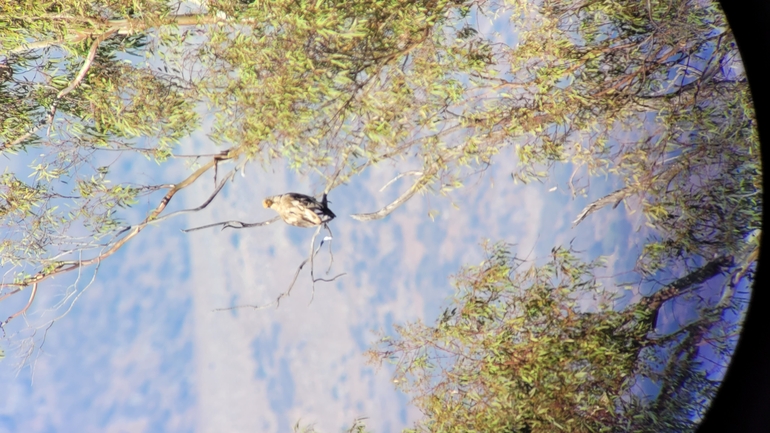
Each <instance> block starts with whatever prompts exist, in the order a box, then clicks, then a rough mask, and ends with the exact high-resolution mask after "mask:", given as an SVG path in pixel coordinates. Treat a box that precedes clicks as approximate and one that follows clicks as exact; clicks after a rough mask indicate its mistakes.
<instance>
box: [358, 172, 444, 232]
mask: <svg viewBox="0 0 770 433" xmlns="http://www.w3.org/2000/svg"><path fill="white" fill-rule="evenodd" d="M421 174H422V176H420V178H419V179H417V181H416V182H415V183H414V185H412V186H411V188H409V189H408V190H407V191H406V192H405V193H404V194H402V195H401V197H399V198H397V199H396V200H394V201H393V202H392V203H390V204H389V205H387V206H385V207H384V208H382V209H380V210H378V211H376V212H372V213H365V214H353V215H351V217H353V218H354V219H357V220H358V221H372V220H377V219H382V218H385V217H386V216H388V215H389V214H390V213H391V212H393V211H394V210H396V209H397V208H398V207H399V206H401V205H402V204H404V203H406V202H407V201H408V200H409V199H410V198H412V196H414V195H415V194H416V193H417V192H418V191H420V190H421V189H422V188H423V187H425V185H427V184H428V182H430V178H431V175H432V174H433V173H432V172H426V173H421ZM391 182H392V181H391ZM388 184H390V182H388ZM388 184H386V185H385V186H387V185H388ZM383 188H384V187H383Z"/></svg>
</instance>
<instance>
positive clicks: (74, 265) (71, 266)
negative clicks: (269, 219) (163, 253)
mask: <svg viewBox="0 0 770 433" xmlns="http://www.w3.org/2000/svg"><path fill="white" fill-rule="evenodd" d="M243 150H244V148H243V146H241V147H237V148H234V149H231V150H230V151H228V154H227V158H228V159H234V158H236V157H238V156H239V155H240V154H241V153H242V152H243ZM221 159H223V158H222V157H219V158H217V159H212V160H211V161H209V162H208V163H207V164H206V165H204V166H202V167H201V168H199V169H198V170H196V171H195V172H194V173H193V174H191V175H190V176H188V177H187V178H186V179H185V180H184V181H182V182H180V183H178V184H176V185H174V186H173V187H172V188H171V189H170V190H169V192H168V193H166V195H165V196H164V197H163V199H162V200H161V201H160V203H159V204H158V206H157V207H156V208H155V209H154V210H153V211H152V212H150V214H149V215H148V216H147V217H146V218H145V219H144V221H142V223H141V224H138V225H135V226H130V227H128V228H126V229H124V230H123V232H126V231H128V232H129V233H128V234H127V235H126V236H124V237H123V238H121V239H120V240H118V241H117V242H115V244H113V245H112V247H110V248H109V249H108V250H107V251H105V252H103V253H101V254H99V255H98V256H96V257H93V258H91V259H87V260H78V261H77V262H64V263H62V264H60V265H59V266H57V267H56V268H54V269H53V270H52V271H39V272H38V273H37V274H35V275H32V276H31V277H29V278H27V279H25V280H23V281H21V282H18V283H0V287H18V289H16V290H14V291H12V292H9V293H7V294H6V295H4V296H2V297H0V301H1V300H2V299H4V298H6V297H8V296H10V295H13V294H15V293H17V292H19V291H20V290H21V288H23V287H26V286H28V285H30V284H34V283H39V282H40V281H43V280H45V279H48V278H51V277H53V276H56V275H59V274H63V273H66V272H70V271H73V270H76V269H79V268H81V267H84V266H90V265H93V264H96V263H99V262H101V261H102V260H104V259H106V258H107V257H109V256H111V255H113V254H115V252H116V251H118V250H119V249H120V248H121V247H122V246H123V245H125V244H126V242H128V241H129V240H131V238H133V237H134V236H136V235H137V234H139V232H140V231H142V230H143V229H144V228H145V227H147V225H148V224H150V223H152V222H155V221H158V220H160V218H158V216H159V215H160V214H161V212H163V210H164V209H165V208H166V206H167V205H168V203H169V202H170V201H171V199H172V198H173V197H174V196H175V195H176V193H178V192H179V191H180V190H182V189H184V188H186V187H188V186H190V185H191V184H192V183H193V182H195V181H196V180H198V178H199V177H200V176H202V175H203V173H205V172H206V171H208V170H209V169H210V168H211V167H213V166H214V165H215V164H216V163H217V162H218V161H219V160H221ZM180 212H181V211H180ZM175 214H178V213H175ZM164 219H165V217H164Z"/></svg>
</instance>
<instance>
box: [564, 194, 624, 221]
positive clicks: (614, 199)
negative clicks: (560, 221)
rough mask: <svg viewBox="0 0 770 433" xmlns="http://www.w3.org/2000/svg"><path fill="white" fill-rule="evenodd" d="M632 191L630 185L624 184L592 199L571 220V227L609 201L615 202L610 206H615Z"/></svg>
mask: <svg viewBox="0 0 770 433" xmlns="http://www.w3.org/2000/svg"><path fill="white" fill-rule="evenodd" d="M632 193H633V189H632V188H631V187H630V186H626V187H624V188H621V189H619V190H617V191H613V192H611V193H609V194H607V195H605V196H604V197H602V198H600V199H598V200H596V201H594V202H593V203H591V204H589V205H588V206H586V207H585V208H584V209H583V211H582V212H580V214H579V215H578V216H577V218H575V221H572V227H573V228H574V227H575V226H577V225H578V224H580V223H581V222H582V221H583V220H584V219H586V217H587V216H588V215H590V214H592V213H594V212H596V211H597V210H599V209H601V208H603V207H604V206H607V205H608V204H610V203H615V204H614V205H613V206H612V208H613V209H614V208H616V207H617V206H618V204H620V202H621V201H623V199H624V198H626V197H628V196H630V195H631V194H632Z"/></svg>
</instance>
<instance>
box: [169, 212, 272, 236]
mask: <svg viewBox="0 0 770 433" xmlns="http://www.w3.org/2000/svg"><path fill="white" fill-rule="evenodd" d="M279 219H281V217H280V216H277V217H275V218H273V219H271V220H267V221H262V222H258V223H244V222H241V221H224V222H221V223H214V224H206V225H205V226H200V227H193V228H191V229H182V231H183V232H185V233H189V232H192V231H195V230H202V229H207V228H209V227H216V226H222V230H224V229H227V228H231V229H245V228H249V227H259V226H266V225H268V224H272V223H274V222H276V221H278V220H279Z"/></svg>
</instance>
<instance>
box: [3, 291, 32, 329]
mask: <svg viewBox="0 0 770 433" xmlns="http://www.w3.org/2000/svg"><path fill="white" fill-rule="evenodd" d="M36 294H37V283H35V284H33V285H32V293H30V294H29V301H28V302H27V305H25V306H24V308H22V309H21V310H19V311H17V312H16V313H14V314H12V315H11V316H10V317H8V318H7V319H5V322H2V323H0V329H2V330H3V334H5V325H7V324H8V322H10V321H11V320H13V319H15V318H17V317H19V316H21V315H22V314H24V313H26V312H27V310H28V309H29V306H30V305H32V301H34V300H35V295H36Z"/></svg>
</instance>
